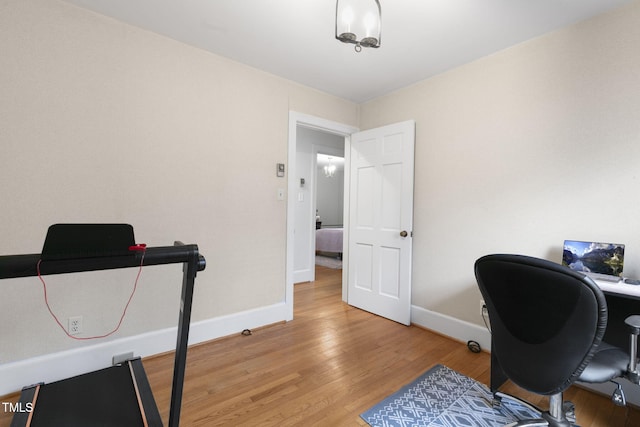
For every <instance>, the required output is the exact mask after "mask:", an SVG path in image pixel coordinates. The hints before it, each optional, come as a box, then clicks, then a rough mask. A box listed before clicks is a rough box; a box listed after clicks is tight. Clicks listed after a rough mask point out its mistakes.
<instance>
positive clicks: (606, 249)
mask: <svg viewBox="0 0 640 427" xmlns="http://www.w3.org/2000/svg"><path fill="white" fill-rule="evenodd" d="M562 265H565V266H567V267H569V268H571V269H572V270H575V271H580V272H582V273H585V274H587V275H589V276H592V277H596V278H603V279H606V278H607V277H608V278H616V280H617V279H619V278H620V276H622V269H623V267H624V245H622V244H619V243H599V242H582V241H578V240H565V241H564V249H563V251H562ZM600 276H602V277H600Z"/></svg>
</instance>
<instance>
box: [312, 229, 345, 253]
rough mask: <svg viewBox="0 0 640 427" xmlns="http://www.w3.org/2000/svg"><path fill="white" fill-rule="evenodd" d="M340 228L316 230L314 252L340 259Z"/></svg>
mask: <svg viewBox="0 0 640 427" xmlns="http://www.w3.org/2000/svg"><path fill="white" fill-rule="evenodd" d="M343 231H344V229H343V228H342V227H335V228H320V229H318V230H316V252H323V253H327V254H335V255H334V256H337V257H339V258H342V233H343Z"/></svg>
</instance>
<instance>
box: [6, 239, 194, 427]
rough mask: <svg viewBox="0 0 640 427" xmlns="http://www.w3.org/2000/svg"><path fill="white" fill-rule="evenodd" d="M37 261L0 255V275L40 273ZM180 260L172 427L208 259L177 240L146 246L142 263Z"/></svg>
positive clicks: (98, 265)
mask: <svg viewBox="0 0 640 427" xmlns="http://www.w3.org/2000/svg"><path fill="white" fill-rule="evenodd" d="M141 258H142V253H141V252H136V253H135V254H132V255H126V256H109V257H93V258H78V259H65V260H55V261H53V260H51V261H42V263H41V264H40V274H41V275H43V276H44V275H50V274H64V273H78V272H83V271H97V270H113V269H120V268H131V267H139V266H140V264H141ZM38 261H40V254H27V255H5V256H0V279H10V278H19V277H32V276H37V275H38V270H37V264H38ZM178 263H182V264H183V267H182V271H183V279H182V293H181V300H180V313H179V317H178V336H177V342H176V352H175V359H174V367H173V381H172V386H171V402H170V410H169V427H178V426H179V424H180V409H181V406H182V392H183V388H184V376H185V370H186V362H187V347H188V341H189V326H190V323H191V308H192V303H193V290H194V285H195V278H196V274H197V272H198V271H202V270H204V269H205V267H206V261H205V259H204V257H203V256H202V255H200V254H199V252H198V246H197V245H195V244H190V245H184V244H182V243H181V242H175V245H174V246H160V247H150V248H146V250H145V253H144V259H142V265H143V266H150V265H161V264H178Z"/></svg>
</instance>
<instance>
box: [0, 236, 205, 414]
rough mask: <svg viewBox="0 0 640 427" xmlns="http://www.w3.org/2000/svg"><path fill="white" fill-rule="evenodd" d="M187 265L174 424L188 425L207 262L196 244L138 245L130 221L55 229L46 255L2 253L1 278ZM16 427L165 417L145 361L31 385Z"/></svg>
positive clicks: (173, 397)
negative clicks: (195, 311) (189, 367)
mask: <svg viewBox="0 0 640 427" xmlns="http://www.w3.org/2000/svg"><path fill="white" fill-rule="evenodd" d="M38 263H40V275H42V276H44V275H49V274H62V273H76V272H84V271H97V270H110V269H120V268H135V267H140V266H141V265H142V266H151V265H161V264H176V263H181V264H183V278H182V295H181V303H180V313H179V317H178V335H177V342H176V351H175V360H174V369H173V382H172V387H171V402H170V409H169V426H170V427H177V426H178V425H179V424H180V409H181V405H182V391H183V385H184V375H185V368H186V361H187V343H188V337H189V324H190V319H191V307H192V301H193V290H194V284H195V277H196V273H197V272H198V271H202V270H204V269H205V266H206V261H205V259H204V257H203V256H202V255H200V254H199V252H198V246H197V245H195V244H190V245H185V244H183V243H181V242H175V244H174V246H162V247H145V245H136V244H135V240H134V236H133V228H132V227H131V226H130V225H128V224H54V225H52V226H51V227H49V230H48V232H47V237H46V239H45V244H44V247H43V250H42V253H41V254H27V255H7V256H0V279H8V278H18V277H31V276H38ZM19 403H20V408H27V411H24V412H16V413H15V414H14V417H13V420H12V422H11V427H23V426H24V427H42V426H46V427H90V426H101V427H123V426H126V427H137V426H141V427H142V426H145V427H147V426H148V427H156V426H159V427H160V426H162V425H163V424H162V419H161V417H160V413H159V412H158V408H157V406H156V403H155V400H154V398H153V393H152V391H151V387H150V385H149V382H148V380H147V376H146V373H145V371H144V367H143V365H142V361H141V359H140V358H135V359H132V360H126V361H124V362H122V363H118V364H116V365H114V366H110V367H107V368H104V369H100V370H97V371H94V372H89V373H86V374H82V375H78V376H75V377H72V378H67V379H64V380H60V381H56V382H51V383H48V384H45V383H40V384H35V385H30V386H27V387H25V388H23V390H22V393H21V395H20V401H19Z"/></svg>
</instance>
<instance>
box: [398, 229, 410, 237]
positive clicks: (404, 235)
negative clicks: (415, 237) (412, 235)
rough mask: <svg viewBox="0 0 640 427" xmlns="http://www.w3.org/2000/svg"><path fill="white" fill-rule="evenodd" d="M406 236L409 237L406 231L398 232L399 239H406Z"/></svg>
mask: <svg viewBox="0 0 640 427" xmlns="http://www.w3.org/2000/svg"><path fill="white" fill-rule="evenodd" d="M408 235H409V233H407V231H406V230H402V231H401V232H400V237H407V236H408Z"/></svg>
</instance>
